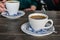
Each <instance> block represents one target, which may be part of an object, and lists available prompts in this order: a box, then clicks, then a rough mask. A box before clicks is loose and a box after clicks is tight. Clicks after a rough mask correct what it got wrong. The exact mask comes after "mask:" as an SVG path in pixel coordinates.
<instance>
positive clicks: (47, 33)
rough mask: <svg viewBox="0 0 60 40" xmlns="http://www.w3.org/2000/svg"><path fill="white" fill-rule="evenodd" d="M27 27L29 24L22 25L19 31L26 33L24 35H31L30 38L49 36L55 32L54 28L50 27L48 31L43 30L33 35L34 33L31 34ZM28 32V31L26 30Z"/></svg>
mask: <svg viewBox="0 0 60 40" xmlns="http://www.w3.org/2000/svg"><path fill="white" fill-rule="evenodd" d="M46 25H49V23H47V24H46ZM28 27H29V23H28V22H27V23H24V24H23V25H22V26H21V30H22V31H23V32H24V33H26V34H29V35H32V36H46V35H50V34H52V33H53V32H54V31H55V28H54V26H52V27H51V28H50V29H46V30H45V29H43V31H40V32H39V33H35V32H32V31H30V29H29V28H28ZM27 28H28V29H29V30H28V29H27Z"/></svg>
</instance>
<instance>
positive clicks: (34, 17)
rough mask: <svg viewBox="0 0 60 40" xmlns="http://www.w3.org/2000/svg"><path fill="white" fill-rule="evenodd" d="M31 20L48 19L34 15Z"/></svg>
mask: <svg viewBox="0 0 60 40" xmlns="http://www.w3.org/2000/svg"><path fill="white" fill-rule="evenodd" d="M30 18H32V19H45V18H46V17H45V16H41V15H34V16H31V17H30Z"/></svg>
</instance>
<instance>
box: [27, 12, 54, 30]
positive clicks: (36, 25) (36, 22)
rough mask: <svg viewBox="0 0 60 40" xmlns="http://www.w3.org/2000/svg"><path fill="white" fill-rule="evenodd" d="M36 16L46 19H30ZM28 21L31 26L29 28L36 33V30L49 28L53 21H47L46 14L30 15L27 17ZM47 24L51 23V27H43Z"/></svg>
mask: <svg viewBox="0 0 60 40" xmlns="http://www.w3.org/2000/svg"><path fill="white" fill-rule="evenodd" d="M37 15H39V16H44V17H46V18H44V19H35V18H31V17H32V16H37ZM28 19H29V24H30V25H31V27H32V28H33V29H34V30H35V31H38V30H40V29H43V28H50V27H52V26H53V21H52V20H51V19H48V16H47V15H46V14H43V13H32V14H30V15H29V16H28ZM47 22H51V25H50V26H48V27H45V25H46V23H47Z"/></svg>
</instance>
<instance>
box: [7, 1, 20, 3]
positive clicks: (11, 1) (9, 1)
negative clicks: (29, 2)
mask: <svg viewBox="0 0 60 40" xmlns="http://www.w3.org/2000/svg"><path fill="white" fill-rule="evenodd" d="M10 2H17V3H20V2H19V1H6V3H10Z"/></svg>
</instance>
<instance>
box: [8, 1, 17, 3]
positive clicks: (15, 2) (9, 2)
mask: <svg viewBox="0 0 60 40" xmlns="http://www.w3.org/2000/svg"><path fill="white" fill-rule="evenodd" d="M8 3H18V2H13V1H11V2H8Z"/></svg>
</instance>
